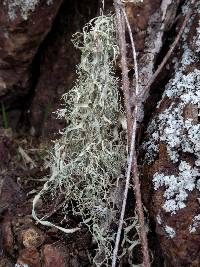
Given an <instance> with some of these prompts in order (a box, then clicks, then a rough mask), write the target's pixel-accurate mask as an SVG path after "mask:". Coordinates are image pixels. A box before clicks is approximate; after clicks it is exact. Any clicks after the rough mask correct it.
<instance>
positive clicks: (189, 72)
mask: <svg viewBox="0 0 200 267" xmlns="http://www.w3.org/2000/svg"><path fill="white" fill-rule="evenodd" d="M185 9H187V8H184V10H185ZM196 10H197V12H199V11H198V10H199V8H197V9H196ZM191 24H192V19H191V20H190V26H191ZM190 26H188V27H187V28H186V29H185V32H184V35H183V38H182V41H183V45H182V49H183V54H182V57H181V60H180V62H179V63H176V65H175V69H176V72H175V75H174V77H173V78H172V79H171V80H170V81H169V83H168V84H167V86H166V88H165V92H164V94H163V97H162V100H161V101H160V103H159V104H158V115H157V116H155V117H154V118H153V120H152V121H151V123H150V125H149V127H148V130H147V131H148V136H149V138H148V140H147V141H146V142H145V143H144V144H143V149H144V150H145V152H146V155H145V161H146V163H148V164H149V165H151V164H153V163H154V162H155V160H156V158H157V156H158V155H159V152H160V144H164V145H165V146H166V149H167V155H166V156H167V157H168V158H169V161H171V162H172V166H175V165H176V166H177V168H176V169H175V170H174V171H172V170H170V172H169V173H168V171H167V170H165V169H164V170H162V171H160V170H158V171H157V172H156V173H155V174H154V176H153V185H154V190H158V189H160V188H164V189H165V191H164V198H165V203H164V205H163V207H162V208H163V210H164V211H165V212H170V213H171V214H175V213H176V212H177V211H178V210H180V209H182V208H185V207H186V206H187V198H188V194H189V193H190V192H192V191H193V190H195V189H197V190H199V181H200V180H199V176H200V171H199V167H200V142H199V141H200V123H199V120H198V109H199V103H200V70H199V69H197V66H198V52H199V50H200V41H199V32H200V28H197V29H196V33H195V36H194V38H193V44H192V48H190V47H189V45H188V44H187V37H188V34H189V32H190ZM194 47H195V49H194ZM188 67H190V68H188ZM166 101H168V102H167V103H169V104H167V105H166V106H165V104H164V105H163V103H165V102H166ZM161 105H162V106H161ZM164 106H165V108H163V107H164ZM159 108H160V109H162V111H160V112H159ZM187 110H189V112H188V113H187ZM183 154H185V155H192V158H194V162H193V163H191V162H190V160H189V159H188V156H187V157H186V158H185V159H183V157H182V155H183ZM191 229H193V228H191Z"/></svg>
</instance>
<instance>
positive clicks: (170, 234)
mask: <svg viewBox="0 0 200 267" xmlns="http://www.w3.org/2000/svg"><path fill="white" fill-rule="evenodd" d="M165 232H166V233H167V235H168V237H169V238H174V237H175V236H176V231H175V230H174V229H173V228H172V227H170V226H168V225H166V226H165Z"/></svg>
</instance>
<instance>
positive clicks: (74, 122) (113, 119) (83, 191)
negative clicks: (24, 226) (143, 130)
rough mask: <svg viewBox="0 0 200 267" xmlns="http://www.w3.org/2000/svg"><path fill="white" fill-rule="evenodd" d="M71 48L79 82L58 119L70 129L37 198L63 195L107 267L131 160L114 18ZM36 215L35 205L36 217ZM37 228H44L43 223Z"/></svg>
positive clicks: (91, 28)
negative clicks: (78, 55)
mask: <svg viewBox="0 0 200 267" xmlns="http://www.w3.org/2000/svg"><path fill="white" fill-rule="evenodd" d="M73 44H74V45H75V47H76V48H78V49H79V50H80V51H81V61H80V64H79V66H78V67H77V75H78V79H77V81H76V84H75V86H74V87H73V88H72V89H71V90H70V91H69V92H68V93H66V94H64V95H63V97H62V99H63V101H64V104H63V107H62V108H61V109H59V110H58V112H57V114H58V117H59V118H62V119H65V121H66V127H65V128H64V129H63V130H62V132H61V138H60V139H59V140H57V141H56V142H55V145H54V148H53V149H52V151H51V154H50V160H49V162H48V166H49V168H50V169H51V175H50V177H49V180H48V182H47V183H46V184H45V185H44V188H43V190H42V191H41V192H40V193H39V196H42V195H45V194H49V195H51V196H52V197H53V198H56V197H57V196H58V195H60V194H61V195H63V194H64V196H65V203H64V209H63V213H64V214H63V215H64V216H67V215H68V214H70V216H72V214H73V215H74V216H76V217H77V216H78V218H80V219H81V225H82V224H84V225H86V226H87V227H88V229H89V230H90V232H91V234H92V236H93V239H94V241H95V243H96V245H97V250H96V255H95V257H93V262H94V263H95V264H96V265H97V266H101V265H103V266H108V265H109V261H110V259H111V258H112V244H113V242H114V240H115V234H116V233H115V229H114V228H113V227H112V224H116V223H117V222H118V219H119V212H120V210H121V203H122V200H121V198H122V197H123V193H122V192H123V189H124V181H125V179H124V178H125V177H124V170H125V168H126V159H127V145H126V137H125V132H124V131H123V130H122V129H121V125H120V119H119V117H120V115H121V114H123V117H124V112H123V108H122V105H121V104H120V103H121V101H120V93H119V81H118V78H117V77H116V76H115V73H114V64H115V61H116V58H117V56H118V46H117V39H116V24H115V17H114V16H103V15H102V16H100V17H98V18H95V19H93V20H92V21H90V22H89V23H88V24H87V25H86V26H85V27H84V28H83V33H76V34H75V35H74V36H73ZM35 199H38V196H36V198H35ZM34 203H35V201H34ZM34 209H35V204H34V205H33V214H35V213H34ZM35 218H36V216H35ZM36 219H37V218H36ZM37 220H38V219H37ZM132 221H134V225H135V221H136V222H137V220H135V218H133V220H132ZM39 222H40V223H43V221H42V219H41V220H39ZM131 223H132V222H131ZM45 225H47V224H46V223H45ZM127 226H129V225H127ZM130 241H131V240H130V238H129V242H130ZM131 247H133V244H131ZM129 251H130V250H129Z"/></svg>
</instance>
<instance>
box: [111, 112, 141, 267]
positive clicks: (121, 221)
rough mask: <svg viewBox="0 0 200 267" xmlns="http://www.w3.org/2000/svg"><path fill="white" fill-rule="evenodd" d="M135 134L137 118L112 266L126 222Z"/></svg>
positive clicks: (113, 265) (115, 260)
mask: <svg viewBox="0 0 200 267" xmlns="http://www.w3.org/2000/svg"><path fill="white" fill-rule="evenodd" d="M134 115H135V114H134ZM135 117H136V116H135ZM135 135H136V120H134V122H133V126H132V136H131V147H130V155H129V163H128V170H127V174H126V185H125V190H124V198H123V203H122V209H121V214H120V220H119V226H118V230H117V236H116V240H115V247H114V250H113V258H112V267H115V266H116V262H117V254H118V250H119V243H120V238H121V232H122V227H123V223H124V215H125V210H126V202H127V196H128V189H129V184H130V177H131V169H132V166H133V158H134V152H135Z"/></svg>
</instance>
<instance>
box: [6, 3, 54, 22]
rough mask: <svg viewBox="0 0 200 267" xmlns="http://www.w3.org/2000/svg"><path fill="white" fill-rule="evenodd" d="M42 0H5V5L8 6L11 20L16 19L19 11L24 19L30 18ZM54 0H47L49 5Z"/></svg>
mask: <svg viewBox="0 0 200 267" xmlns="http://www.w3.org/2000/svg"><path fill="white" fill-rule="evenodd" d="M39 2H40V0H4V5H7V7H8V16H9V19H10V20H14V19H15V18H16V17H17V13H18V12H19V13H20V15H21V17H22V18H23V19H24V20H27V19H28V16H29V15H30V13H31V12H34V10H35V8H36V7H37V5H38V4H39ZM52 2H53V0H47V2H46V3H47V5H51V4H52Z"/></svg>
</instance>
